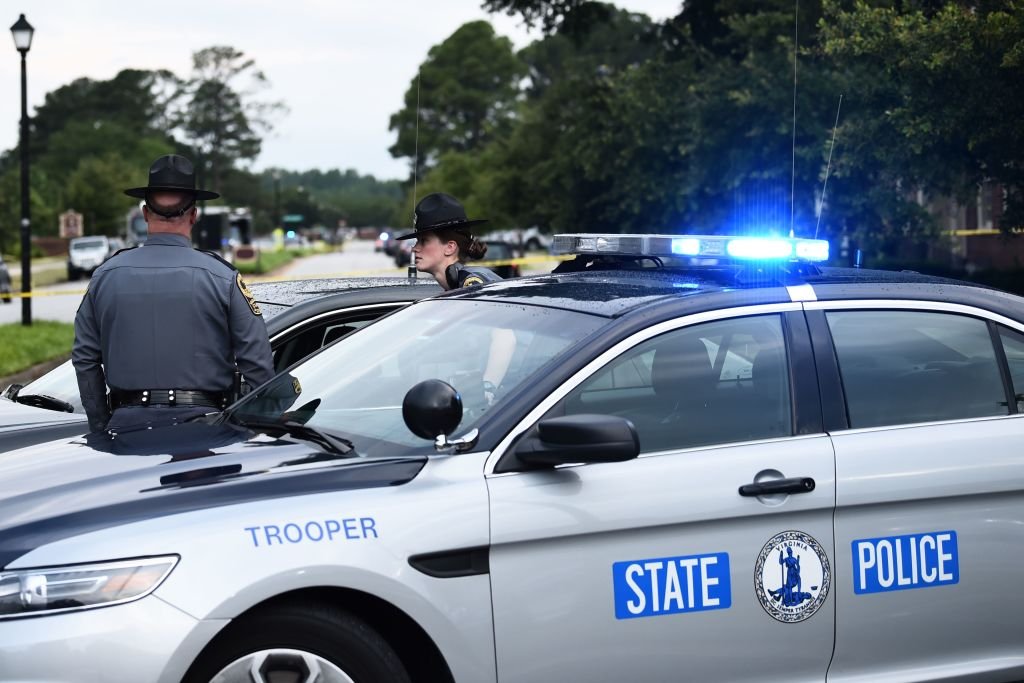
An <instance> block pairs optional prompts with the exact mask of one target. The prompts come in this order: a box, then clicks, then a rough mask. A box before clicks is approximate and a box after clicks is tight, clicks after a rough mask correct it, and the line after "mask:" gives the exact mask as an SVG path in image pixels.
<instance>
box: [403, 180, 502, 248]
mask: <svg viewBox="0 0 1024 683" xmlns="http://www.w3.org/2000/svg"><path fill="white" fill-rule="evenodd" d="M486 222H487V219H486V218H476V219H473V220H469V218H467V217H466V209H465V208H463V206H462V204H461V203H460V202H459V200H458V199H456V198H455V197H453V196H451V195H450V194H445V193H444V192H433V193H431V194H428V195H427V196H426V197H424V198H423V199H421V200H420V202H419V204H417V205H416V211H415V212H414V213H413V220H412V224H413V227H414V228H416V229H415V231H413V232H410V233H406V234H404V235H401V236H399V237H396V238H395V239H396V240H407V239H412V238H414V237H418V236H419V235H421V234H423V233H427V232H432V231H435V230H458V231H460V232H465V233H466V234H469V230H467V229H466V228H469V227H471V226H474V225H479V224H480V223H486Z"/></svg>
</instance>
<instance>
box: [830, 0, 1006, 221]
mask: <svg viewBox="0 0 1024 683" xmlns="http://www.w3.org/2000/svg"><path fill="white" fill-rule="evenodd" d="M822 33H823V50H824V52H825V54H827V55H828V56H829V57H831V58H832V59H833V60H834V62H835V63H836V64H837V65H840V66H842V67H843V68H844V69H846V70H847V74H848V79H849V89H850V93H851V96H852V97H855V98H856V100H855V101H856V103H857V106H856V108H854V109H853V110H852V111H851V112H850V115H849V116H848V117H846V118H845V119H844V123H843V125H842V127H841V129H840V135H841V136H842V137H843V138H844V139H846V140H847V141H848V142H847V144H848V145H850V146H852V147H853V148H854V153H850V154H847V162H846V163H847V165H848V167H849V172H852V173H864V172H865V170H874V169H878V170H877V171H875V173H876V174H877V175H879V176H881V177H888V178H889V179H892V178H896V179H899V180H901V181H902V182H903V187H904V189H920V190H922V191H924V192H926V193H934V194H947V195H949V194H952V195H958V196H960V197H961V198H964V197H966V196H967V195H969V194H973V193H974V192H975V191H976V187H977V185H978V183H980V182H981V181H983V180H993V181H996V182H999V183H1001V184H1003V185H1004V187H1006V188H1007V190H1008V196H1007V213H1006V216H1005V219H1006V221H1005V226H1004V227H1007V228H1009V227H1012V226H1015V225H1020V224H1021V223H1022V222H1024V196H1022V186H1024V164H1022V163H1021V162H1022V159H1024V130H1022V129H1021V126H1020V125H1019V121H1020V120H1021V118H1022V116H1024V100H1022V99H1021V97H1020V93H1021V92H1024V5H1022V4H1021V3H1020V2H1017V1H1014V0H1010V1H1009V2H988V3H970V4H968V3H961V2H953V1H949V2H944V3H921V4H920V5H919V4H917V3H907V5H906V6H901V7H892V6H888V5H874V4H868V3H865V2H856V3H855V4H854V5H853V7H852V8H850V7H849V4H848V3H845V2H838V1H837V0H828V1H827V2H826V3H825V19H824V20H823V21H822Z"/></svg>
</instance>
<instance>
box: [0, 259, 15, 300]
mask: <svg viewBox="0 0 1024 683" xmlns="http://www.w3.org/2000/svg"><path fill="white" fill-rule="evenodd" d="M13 291H14V288H13V286H12V284H11V271H9V270H7V264H6V263H4V259H3V257H2V256H0V299H2V300H3V302H4V303H5V304H9V303H11V299H13V297H12V296H11V294H12V292H13Z"/></svg>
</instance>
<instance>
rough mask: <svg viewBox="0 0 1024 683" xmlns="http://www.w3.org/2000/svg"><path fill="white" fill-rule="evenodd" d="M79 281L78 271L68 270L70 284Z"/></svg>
mask: <svg viewBox="0 0 1024 683" xmlns="http://www.w3.org/2000/svg"><path fill="white" fill-rule="evenodd" d="M77 279H78V271H77V270H75V269H74V268H68V282H74V281H75V280H77Z"/></svg>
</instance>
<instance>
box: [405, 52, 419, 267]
mask: <svg viewBox="0 0 1024 683" xmlns="http://www.w3.org/2000/svg"><path fill="white" fill-rule="evenodd" d="M421 70H422V69H416V140H415V142H414V143H413V157H412V229H413V230H414V231H415V230H416V201H417V197H416V191H417V186H416V181H417V180H418V176H419V171H420V72H421ZM405 272H406V275H407V276H408V277H409V279H410V280H415V279H416V278H417V276H418V274H417V272H416V257H415V255H414V256H411V257H410V258H409V266H408V268H407V269H406V271H405Z"/></svg>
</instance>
